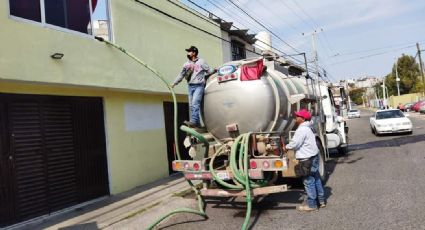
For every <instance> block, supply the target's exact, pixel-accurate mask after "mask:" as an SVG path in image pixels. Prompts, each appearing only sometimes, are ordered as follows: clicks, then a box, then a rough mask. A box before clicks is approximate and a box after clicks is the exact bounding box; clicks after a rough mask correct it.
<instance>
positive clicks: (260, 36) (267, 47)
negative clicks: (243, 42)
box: [255, 31, 272, 52]
mask: <svg viewBox="0 0 425 230" xmlns="http://www.w3.org/2000/svg"><path fill="white" fill-rule="evenodd" d="M255 39H257V41H256V42H255V46H256V47H257V48H259V49H260V50H261V51H270V52H271V51H272V48H271V47H272V38H271V36H270V34H269V33H268V32H265V31H260V32H258V33H257V35H255Z"/></svg>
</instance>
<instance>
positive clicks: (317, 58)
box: [302, 28, 323, 78]
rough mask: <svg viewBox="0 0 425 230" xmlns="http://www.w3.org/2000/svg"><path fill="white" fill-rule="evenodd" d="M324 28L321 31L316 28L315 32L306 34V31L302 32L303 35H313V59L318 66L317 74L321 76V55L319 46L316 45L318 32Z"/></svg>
mask: <svg viewBox="0 0 425 230" xmlns="http://www.w3.org/2000/svg"><path fill="white" fill-rule="evenodd" d="M322 31H323V29H322V28H320V31H318V30H314V31H313V32H311V33H309V34H306V33H302V35H311V40H312V46H313V55H314V56H313V58H314V59H313V61H314V65H315V67H316V75H317V77H318V78H319V57H318V55H317V46H316V34H318V33H320V32H322Z"/></svg>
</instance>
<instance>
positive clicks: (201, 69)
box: [171, 46, 216, 128]
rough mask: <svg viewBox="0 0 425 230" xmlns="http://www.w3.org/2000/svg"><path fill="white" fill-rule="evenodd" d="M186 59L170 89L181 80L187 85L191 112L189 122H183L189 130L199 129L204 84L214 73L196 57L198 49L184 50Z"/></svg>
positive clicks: (193, 47) (202, 60)
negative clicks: (185, 81)
mask: <svg viewBox="0 0 425 230" xmlns="http://www.w3.org/2000/svg"><path fill="white" fill-rule="evenodd" d="M185 50H186V52H187V58H188V59H189V60H188V61H187V62H186V63H184V65H183V68H182V70H181V71H180V73H179V75H178V76H177V77H176V79H175V80H174V82H173V84H171V87H174V86H176V85H178V84H179V83H180V82H181V81H182V80H183V78H185V79H186V80H187V83H188V94H189V95H188V96H189V107H190V110H191V114H190V121H185V124H186V125H187V126H189V127H191V128H194V127H200V126H201V125H200V118H199V112H200V109H201V101H202V97H203V95H204V88H205V82H206V79H207V77H208V76H210V75H212V74H214V73H215V72H216V70H215V69H211V68H210V67H209V66H208V64H207V63H206V62H205V60H204V59H202V58H199V57H198V52H199V51H198V48H196V47H195V46H191V47H189V48H187V49H185Z"/></svg>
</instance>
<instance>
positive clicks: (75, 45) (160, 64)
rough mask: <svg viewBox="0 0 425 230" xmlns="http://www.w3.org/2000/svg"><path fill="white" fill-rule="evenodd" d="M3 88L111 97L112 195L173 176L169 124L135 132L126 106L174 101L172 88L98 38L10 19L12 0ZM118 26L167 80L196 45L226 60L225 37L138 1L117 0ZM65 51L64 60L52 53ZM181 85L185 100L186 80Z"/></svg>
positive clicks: (4, 24)
mask: <svg viewBox="0 0 425 230" xmlns="http://www.w3.org/2000/svg"><path fill="white" fill-rule="evenodd" d="M145 2H146V3H148V4H151V5H152V6H154V7H157V8H160V9H162V10H164V11H166V12H167V13H169V14H172V15H174V16H176V17H178V18H181V19H183V20H185V21H189V22H190V23H193V24H194V25H196V26H198V27H200V28H202V29H204V30H207V31H209V32H211V33H213V34H216V35H217V36H219V35H220V29H219V27H217V26H215V25H213V24H211V23H208V22H206V21H204V20H202V19H199V18H198V17H196V16H194V15H192V14H190V13H188V12H186V11H185V10H183V9H180V8H178V7H176V6H174V5H172V4H170V3H168V2H167V1H155V0H146V1H145ZM0 9H2V10H0V25H1V29H0V41H1V42H0V51H1V52H0V92H13V93H25V94H27V93H36V94H51V95H74V96H99V97H102V98H103V99H104V103H105V118H106V119H105V120H106V132H107V137H106V138H107V151H108V165H109V174H110V183H111V192H112V193H113V194H116V193H119V192H122V191H126V190H129V189H131V188H133V187H136V186H139V185H142V184H146V183H149V182H152V181H154V180H156V179H159V178H161V177H164V176H166V175H168V167H167V153H166V140H165V130H164V129H163V128H158V129H153V130H147V131H146V130H141V131H129V130H127V129H126V128H125V122H126V120H125V108H124V107H125V105H126V104H128V103H132V104H141V105H143V104H153V105H156V106H162V103H163V101H164V100H167V101H170V97H169V95H168V94H167V93H168V92H167V88H166V87H165V86H163V85H162V84H163V83H162V82H161V81H159V80H158V79H156V78H155V77H154V76H153V75H152V74H151V73H150V72H149V71H147V70H146V69H145V68H144V67H142V66H140V65H138V64H136V63H135V62H134V61H132V60H131V59H130V58H128V57H127V56H125V55H123V54H122V53H120V52H119V51H117V50H115V49H112V48H111V47H108V46H107V45H105V44H104V43H100V42H98V41H97V40H95V39H93V38H91V37H88V36H82V35H79V34H75V33H69V32H63V31H59V30H55V29H52V28H50V27H48V26H43V25H41V24H40V23H32V22H24V21H22V20H16V19H14V18H11V17H10V16H9V14H8V12H9V10H8V1H0ZM111 12H112V28H113V35H114V39H115V41H116V43H117V44H119V45H121V46H123V47H125V48H126V49H127V50H128V51H130V52H132V53H133V54H135V55H136V56H137V57H139V58H140V59H141V60H143V61H145V62H146V63H148V64H149V65H151V66H152V67H154V68H155V69H157V70H158V71H159V72H161V73H163V75H164V76H165V77H166V78H167V79H168V81H169V82H171V81H172V80H174V78H175V77H176V75H177V73H178V71H179V70H180V68H181V66H182V64H183V63H184V62H185V61H186V52H185V51H184V49H185V48H187V47H188V46H190V45H196V46H198V48H199V50H200V56H202V57H203V58H205V59H206V60H207V62H208V63H209V64H210V65H211V66H212V67H215V66H218V65H219V64H220V63H221V61H222V47H221V41H220V40H219V39H217V38H214V37H211V36H209V35H206V34H205V33H203V32H200V31H198V30H196V29H193V28H191V27H188V26H187V25H184V24H182V23H180V22H177V21H173V20H172V19H170V18H168V17H166V16H164V15H160V14H159V13H157V12H155V11H153V10H151V9H148V8H146V7H145V6H142V5H140V4H138V3H136V2H134V1H121V0H113V1H112V2H111ZM55 52H60V53H63V54H64V55H65V56H64V57H63V59H61V60H54V59H52V58H51V57H50V55H51V54H53V53H55ZM176 91H177V92H178V93H179V94H180V95H181V96H180V97H179V100H180V101H184V100H186V96H184V94H186V84H185V83H183V84H180V85H179V86H178V87H177V88H176Z"/></svg>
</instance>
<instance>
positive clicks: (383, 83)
mask: <svg viewBox="0 0 425 230" xmlns="http://www.w3.org/2000/svg"><path fill="white" fill-rule="evenodd" d="M382 90H383V100H384V101H383V102H382V104H383V106H384V107H385V106H386V104H387V103H386V102H387V99H386V98H385V77H384V81H383V82H382Z"/></svg>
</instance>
